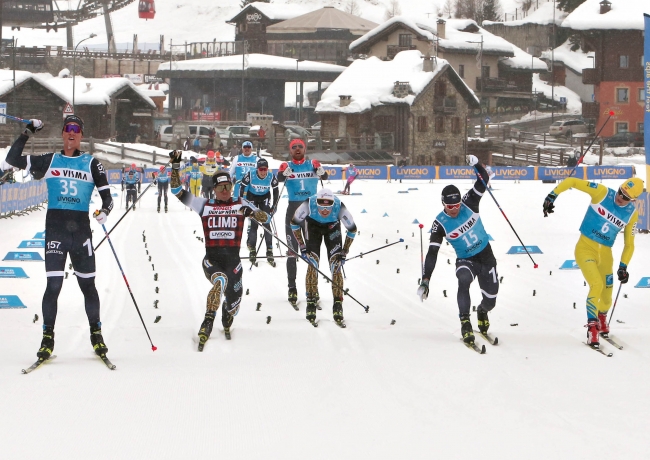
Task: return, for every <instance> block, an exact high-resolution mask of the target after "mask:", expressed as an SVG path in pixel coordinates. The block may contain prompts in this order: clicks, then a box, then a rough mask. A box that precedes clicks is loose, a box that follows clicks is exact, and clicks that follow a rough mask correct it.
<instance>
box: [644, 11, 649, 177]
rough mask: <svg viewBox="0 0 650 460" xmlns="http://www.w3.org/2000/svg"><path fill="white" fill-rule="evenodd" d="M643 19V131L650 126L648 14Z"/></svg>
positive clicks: (647, 157) (647, 150) (647, 151)
mask: <svg viewBox="0 0 650 460" xmlns="http://www.w3.org/2000/svg"><path fill="white" fill-rule="evenodd" d="M643 20H644V23H645V34H644V38H643V49H644V53H643V84H644V87H645V104H644V106H643V108H644V116H643V126H644V127H645V129H644V132H645V131H647V129H648V127H650V14H647V13H644V14H643ZM644 138H645V164H646V166H645V170H646V181H648V180H650V136H648V135H647V134H646V136H644Z"/></svg>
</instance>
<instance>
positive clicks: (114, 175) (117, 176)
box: [106, 169, 122, 185]
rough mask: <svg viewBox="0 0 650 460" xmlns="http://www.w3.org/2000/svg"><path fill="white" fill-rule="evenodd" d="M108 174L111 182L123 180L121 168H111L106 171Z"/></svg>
mask: <svg viewBox="0 0 650 460" xmlns="http://www.w3.org/2000/svg"><path fill="white" fill-rule="evenodd" d="M106 175H107V177H108V183H109V184H112V185H114V184H119V183H121V182H122V171H120V170H119V169H109V170H108V171H106Z"/></svg>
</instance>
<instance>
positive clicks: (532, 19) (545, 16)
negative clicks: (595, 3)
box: [483, 2, 567, 27]
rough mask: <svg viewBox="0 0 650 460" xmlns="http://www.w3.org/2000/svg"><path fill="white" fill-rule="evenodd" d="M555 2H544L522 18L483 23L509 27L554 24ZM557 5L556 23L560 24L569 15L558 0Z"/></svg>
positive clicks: (484, 22) (484, 23)
mask: <svg viewBox="0 0 650 460" xmlns="http://www.w3.org/2000/svg"><path fill="white" fill-rule="evenodd" d="M553 4H554V3H553V2H547V3H542V4H541V5H539V8H537V9H536V10H534V11H533V12H531V13H530V14H529V15H528V16H526V17H525V18H522V19H517V20H513V21H483V25H484V26H486V25H492V24H503V25H504V26H507V27H516V26H523V25H526V24H538V25H542V26H545V25H548V24H553ZM555 6H556V7H555V24H556V25H560V24H561V23H562V21H563V20H564V18H566V17H567V12H566V11H562V10H561V9H559V7H558V2H555Z"/></svg>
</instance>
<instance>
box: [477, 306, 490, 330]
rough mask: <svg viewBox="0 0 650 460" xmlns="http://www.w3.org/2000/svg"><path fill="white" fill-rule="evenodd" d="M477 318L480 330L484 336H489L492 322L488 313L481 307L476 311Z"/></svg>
mask: <svg viewBox="0 0 650 460" xmlns="http://www.w3.org/2000/svg"><path fill="white" fill-rule="evenodd" d="M476 316H477V320H478V330H479V331H481V333H482V334H487V331H488V329H489V328H490V320H489V319H488V312H487V311H485V310H483V308H481V307H480V306H479V307H478V308H477V309H476Z"/></svg>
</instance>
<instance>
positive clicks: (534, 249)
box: [506, 246, 544, 254]
mask: <svg viewBox="0 0 650 460" xmlns="http://www.w3.org/2000/svg"><path fill="white" fill-rule="evenodd" d="M526 249H528V252H529V253H530V254H544V253H543V252H542V250H541V249H540V248H539V247H538V246H526ZM526 249H524V247H523V246H513V247H511V248H510V249H508V252H507V253H506V254H526Z"/></svg>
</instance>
